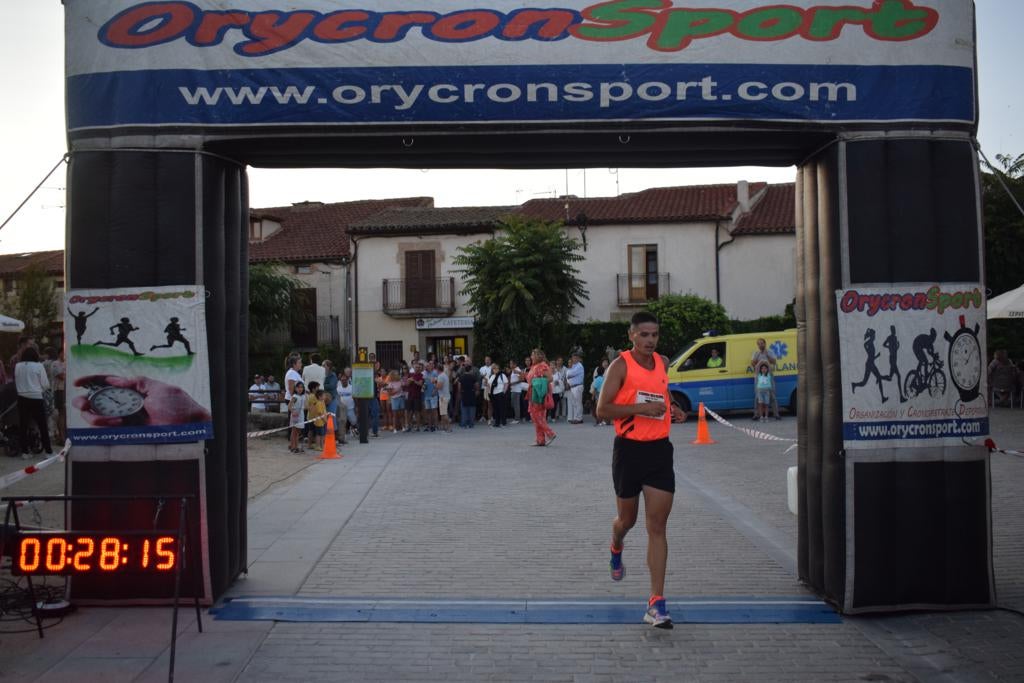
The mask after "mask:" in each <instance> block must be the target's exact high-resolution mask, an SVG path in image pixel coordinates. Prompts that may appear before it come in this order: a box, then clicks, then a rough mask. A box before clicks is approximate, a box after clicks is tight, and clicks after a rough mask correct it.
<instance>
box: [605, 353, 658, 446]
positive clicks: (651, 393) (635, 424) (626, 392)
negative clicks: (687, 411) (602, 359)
mask: <svg viewBox="0 0 1024 683" xmlns="http://www.w3.org/2000/svg"><path fill="white" fill-rule="evenodd" d="M620 358H622V360H624V361H625V363H626V377H625V379H624V380H623V382H622V388H621V389H619V391H618V393H617V394H615V398H614V399H613V400H612V403H615V404H618V405H632V404H634V403H638V402H641V401H642V402H645V403H647V402H651V401H657V400H658V397H661V400H662V401H664V402H665V406H666V408H667V409H666V410H665V414H664V415H662V416H661V417H647V416H646V415H630V416H629V417H624V418H617V419H616V420H615V433H616V434H617V435H619V436H621V437H623V438H626V439H631V440H633V441H657V440H658V439H666V438H668V433H669V430H670V429H671V425H672V409H671V401H670V399H669V394H668V374H667V372H666V371H665V361H663V360H662V358H661V356H660V355H659V354H654V369H653V370H648V369H647V368H644V367H643V366H641V365H640V364H639V363H637V362H636V360H635V359H634V358H633V352H632V351H626V352H625V353H623V354H622V355H621V356H620Z"/></svg>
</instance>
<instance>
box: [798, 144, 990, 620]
mask: <svg viewBox="0 0 1024 683" xmlns="http://www.w3.org/2000/svg"><path fill="white" fill-rule="evenodd" d="M797 197H798V198H797V214H796V216H797V221H796V222H797V282H798V285H797V287H798V291H797V297H796V303H797V305H796V312H797V327H798V330H799V342H798V345H799V353H800V386H799V392H800V393H799V401H798V402H799V405H800V415H799V435H800V447H799V456H798V458H799V477H798V487H799V491H798V494H799V495H798V498H799V542H798V565H799V575H800V579H801V580H802V581H804V582H805V583H807V584H808V585H809V586H810V587H812V588H813V589H815V590H816V591H818V592H819V593H820V594H822V595H823V596H824V597H826V598H827V599H828V600H830V601H831V602H833V603H834V604H836V605H838V606H839V607H840V608H841V609H842V610H843V611H844V612H849V613H853V612H872V611H884V610H906V609H922V608H925V609H928V608H940V609H957V608H974V607H985V606H991V605H993V604H994V602H995V594H994V588H993V586H994V580H993V574H992V548H991V541H990V539H991V514H990V487H989V467H988V466H989V462H988V453H987V451H986V450H985V449H984V448H982V447H976V446H968V445H963V446H959V447H950V446H945V447H930V446H924V447H920V446H919V447H907V448H885V449H882V448H879V449H866V450H860V449H857V450H853V449H851V450H844V448H843V434H842V422H843V398H842V385H841V376H840V372H841V368H842V360H843V359H842V358H841V354H840V339H839V327H838V313H837V308H836V298H835V294H836V291H837V290H839V289H841V288H846V287H857V286H860V287H873V286H879V285H885V286H893V287H895V288H898V287H899V286H901V285H902V286H907V285H921V284H924V285H929V284H933V283H979V282H981V279H982V275H981V273H982V265H981V254H982V251H981V249H982V243H981V230H980V225H979V222H980V214H979V208H978V207H979V184H978V176H977V162H976V158H975V153H974V147H973V144H972V141H971V140H970V139H969V138H967V137H966V136H963V135H950V136H949V137H946V138H943V137H940V136H930V135H929V136H925V135H913V134H911V135H908V136H906V137H902V138H901V137H900V136H899V135H893V134H890V135H888V136H887V137H886V138H885V139H870V138H864V137H855V138H851V139H847V140H841V141H839V142H838V143H837V144H836V145H834V146H832V147H830V148H828V149H827V150H825V151H823V152H821V153H819V154H818V155H816V156H815V157H814V158H812V159H810V160H808V161H807V162H806V163H804V164H803V165H802V166H801V167H800V169H799V174H798V181H797Z"/></svg>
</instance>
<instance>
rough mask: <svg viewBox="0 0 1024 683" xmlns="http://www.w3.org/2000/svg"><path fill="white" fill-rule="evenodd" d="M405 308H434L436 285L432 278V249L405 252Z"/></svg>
mask: <svg viewBox="0 0 1024 683" xmlns="http://www.w3.org/2000/svg"><path fill="white" fill-rule="evenodd" d="M405 306H406V308H435V307H436V306H437V287H436V282H435V279H434V250H433V249H426V250H420V251H407V252H405Z"/></svg>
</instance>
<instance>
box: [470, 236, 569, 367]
mask: <svg viewBox="0 0 1024 683" xmlns="http://www.w3.org/2000/svg"><path fill="white" fill-rule="evenodd" d="M579 247H580V243H579V241H578V240H576V239H573V238H570V237H569V236H567V235H566V234H565V232H564V230H563V228H562V225H561V224H560V223H546V222H543V221H536V220H526V219H523V218H521V217H518V216H510V217H507V218H506V219H504V220H502V221H501V223H500V224H499V229H498V232H497V234H496V236H495V237H494V238H492V239H490V240H487V241H486V242H483V243H480V244H471V245H468V246H466V247H460V248H459V252H460V253H459V254H457V255H456V257H455V259H454V263H455V265H457V266H460V267H461V269H460V270H459V271H457V272H459V273H461V274H462V276H463V283H462V284H463V287H462V290H461V292H460V293H461V294H463V295H465V296H467V297H468V299H469V301H468V305H469V308H470V310H472V311H473V313H474V314H475V315H476V318H477V333H478V336H479V337H480V339H479V342H480V344H479V345H480V346H482V347H483V348H487V349H488V350H489V351H494V352H496V353H499V354H500V355H502V357H504V358H513V357H518V356H517V355H516V354H518V355H522V354H524V353H526V352H528V351H529V349H530V348H531V347H533V346H535V345H537V344H538V343H540V340H541V338H542V336H543V335H542V333H543V332H549V331H552V330H557V329H559V328H562V327H564V326H565V325H566V324H567V323H568V322H569V320H570V319H571V317H572V313H573V311H575V310H576V309H577V308H579V307H580V306H582V305H583V302H584V301H585V300H586V299H587V298H588V294H587V290H586V284H585V283H584V282H583V280H581V279H580V278H579V270H578V269H577V268H576V267H575V266H574V265H573V264H575V263H578V262H579V261H582V260H583V256H582V254H580V253H579Z"/></svg>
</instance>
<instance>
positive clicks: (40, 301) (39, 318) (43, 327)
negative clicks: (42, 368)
mask: <svg viewBox="0 0 1024 683" xmlns="http://www.w3.org/2000/svg"><path fill="white" fill-rule="evenodd" d="M7 304H8V305H9V306H10V310H13V311H14V312H15V313H14V315H15V317H17V318H18V319H19V320H21V321H22V322H23V323H25V333H26V334H31V335H34V336H35V337H37V338H42V337H45V336H47V335H48V334H49V333H50V329H51V328H52V327H53V323H54V321H56V320H57V319H58V312H57V311H58V309H57V290H56V288H55V287H54V285H53V280H52V279H51V278H50V277H48V276H47V275H46V273H45V272H44V271H43V269H42V268H40V267H38V266H30V267H29V268H27V269H26V270H25V274H24V275H23V276H22V277H21V278H19V280H18V291H17V293H16V294H12V295H10V296H9V297H8V301H7Z"/></svg>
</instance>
